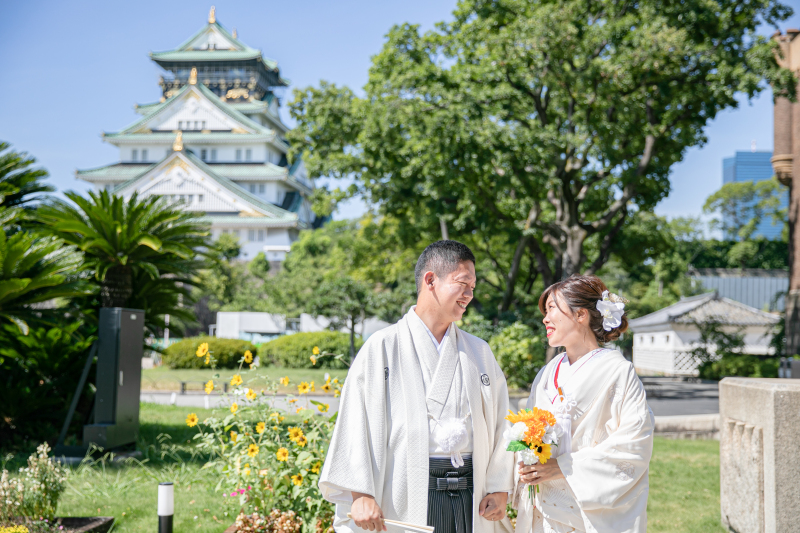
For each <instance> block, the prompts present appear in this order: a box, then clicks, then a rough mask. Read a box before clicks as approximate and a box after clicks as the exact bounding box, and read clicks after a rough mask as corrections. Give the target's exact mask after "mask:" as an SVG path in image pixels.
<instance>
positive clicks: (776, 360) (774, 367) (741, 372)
mask: <svg viewBox="0 0 800 533" xmlns="http://www.w3.org/2000/svg"><path fill="white" fill-rule="evenodd" d="M779 366H780V357H764V356H757V355H751V354H724V355H723V356H722V357H721V358H720V359H717V360H716V361H703V362H702V363H701V364H700V367H699V368H698V371H699V373H700V377H701V378H703V379H714V380H720V379H722V378H725V377H728V376H740V377H745V378H777V377H778V367H779Z"/></svg>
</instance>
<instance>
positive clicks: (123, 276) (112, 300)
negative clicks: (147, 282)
mask: <svg viewBox="0 0 800 533" xmlns="http://www.w3.org/2000/svg"><path fill="white" fill-rule="evenodd" d="M131 295H133V274H132V272H131V267H129V266H115V267H111V268H109V269H108V271H107V272H106V277H105V279H103V281H102V282H101V283H100V301H101V305H102V306H103V307H125V306H126V305H127V304H128V300H129V299H130V297H131Z"/></svg>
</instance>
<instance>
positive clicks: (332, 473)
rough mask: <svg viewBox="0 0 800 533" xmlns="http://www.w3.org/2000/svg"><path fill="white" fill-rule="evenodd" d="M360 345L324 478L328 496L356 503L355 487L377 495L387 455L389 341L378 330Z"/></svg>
mask: <svg viewBox="0 0 800 533" xmlns="http://www.w3.org/2000/svg"><path fill="white" fill-rule="evenodd" d="M375 337H376V339H374V342H369V341H370V340H373V339H369V340H368V341H367V343H366V344H365V345H364V346H363V347H362V348H361V350H359V352H358V356H357V357H356V358H355V360H354V361H353V365H352V366H351V367H350V370H349V372H348V374H347V379H346V380H345V383H344V387H343V388H342V396H341V401H340V402H339V412H338V415H337V419H336V426H335V428H334V430H333V437H332V438H331V444H330V448H328V453H327V455H326V457H325V464H324V466H323V467H322V473H321V474H320V478H319V489H320V492H321V493H322V497H323V498H325V499H326V500H328V501H329V502H331V503H335V504H351V503H352V495H351V492H362V493H364V494H369V495H371V496H373V497H375V498H376V499H377V498H379V497H380V494H379V491H380V490H381V489H380V488H381V487H382V484H383V469H384V466H385V458H386V441H387V437H386V427H387V425H386V386H385V380H384V367H385V364H384V361H385V359H386V358H385V354H384V347H383V343H382V339H378V338H377V337H380V336H378V335H376V336H375Z"/></svg>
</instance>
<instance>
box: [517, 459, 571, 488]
mask: <svg viewBox="0 0 800 533" xmlns="http://www.w3.org/2000/svg"><path fill="white" fill-rule="evenodd" d="M518 464H519V479H520V481H522V482H523V483H527V484H530V485H538V484H539V483H543V482H545V481H552V480H554V479H560V478H563V477H564V474H563V473H562V472H561V467H559V466H558V461H556V458H555V457H553V458H551V459H550V460H549V461H547V462H546V463H544V464H541V463H537V464H535V465H526V464H524V463H523V462H522V461H520V462H519V463H518Z"/></svg>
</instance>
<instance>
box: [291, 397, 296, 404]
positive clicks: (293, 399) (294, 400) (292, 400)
mask: <svg viewBox="0 0 800 533" xmlns="http://www.w3.org/2000/svg"><path fill="white" fill-rule="evenodd" d="M296 401H297V398H292V399H291V400H289V403H295V402H296Z"/></svg>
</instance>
